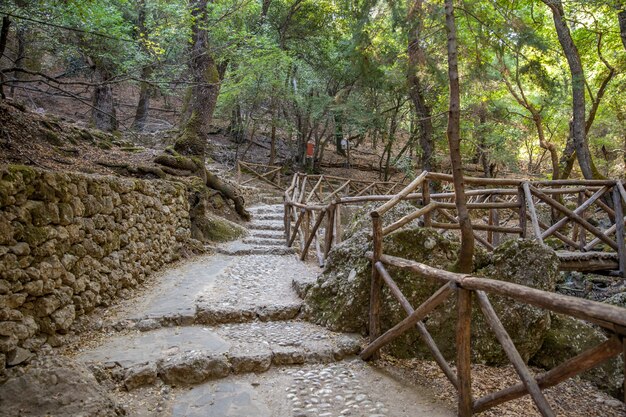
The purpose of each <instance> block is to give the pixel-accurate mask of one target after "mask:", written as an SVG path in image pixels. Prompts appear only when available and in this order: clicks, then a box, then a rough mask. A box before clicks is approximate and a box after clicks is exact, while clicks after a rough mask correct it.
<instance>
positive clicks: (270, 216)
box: [252, 212, 284, 221]
mask: <svg viewBox="0 0 626 417" xmlns="http://www.w3.org/2000/svg"><path fill="white" fill-rule="evenodd" d="M252 220H253V221H254V220H276V221H283V220H284V217H283V213H282V212H280V213H278V212H266V213H259V214H255V215H253V218H252Z"/></svg>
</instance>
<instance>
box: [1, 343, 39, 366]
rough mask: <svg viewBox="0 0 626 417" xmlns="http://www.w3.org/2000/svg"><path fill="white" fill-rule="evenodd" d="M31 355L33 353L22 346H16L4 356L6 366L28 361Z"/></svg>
mask: <svg viewBox="0 0 626 417" xmlns="http://www.w3.org/2000/svg"><path fill="white" fill-rule="evenodd" d="M32 357H33V354H32V353H31V352H30V351H29V350H26V349H24V348H21V347H17V348H15V350H13V351H11V352H9V353H8V354H7V357H6V364H7V366H16V365H20V364H22V363H25V362H28V361H29V360H30V359H31V358H32Z"/></svg>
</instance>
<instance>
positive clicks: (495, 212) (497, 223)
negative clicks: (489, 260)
mask: <svg viewBox="0 0 626 417" xmlns="http://www.w3.org/2000/svg"><path fill="white" fill-rule="evenodd" d="M491 201H493V202H494V203H495V202H496V201H497V200H496V196H495V195H492V196H491ZM491 210H492V211H493V223H494V225H495V226H500V212H499V211H498V209H497V208H494V209H491ZM492 243H493V246H498V245H499V244H500V233H498V232H497V231H495V232H494V233H493V242H492Z"/></svg>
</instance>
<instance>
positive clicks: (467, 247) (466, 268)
mask: <svg viewBox="0 0 626 417" xmlns="http://www.w3.org/2000/svg"><path fill="white" fill-rule="evenodd" d="M453 1H454V0H445V9H446V30H447V32H448V77H449V79H450V103H449V106H450V108H449V110H448V129H447V136H448V145H449V147H450V162H451V165H452V176H453V181H454V194H455V200H456V208H457V212H458V216H459V225H460V227H461V250H460V253H459V260H458V262H457V269H458V271H459V272H462V273H470V272H472V266H473V256H474V233H473V231H472V223H471V221H470V217H469V212H468V211H467V205H466V201H465V183H464V179H463V161H462V159H461V132H460V129H461V93H460V86H459V68H458V54H457V51H458V46H457V37H456V25H455V21H454V4H453Z"/></svg>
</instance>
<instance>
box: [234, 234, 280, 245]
mask: <svg viewBox="0 0 626 417" xmlns="http://www.w3.org/2000/svg"><path fill="white" fill-rule="evenodd" d="M242 242H243V243H246V244H248V245H258V246H285V238H284V236H281V238H280V239H276V238H262V237H258V236H250V237H247V238H245V239H243V240H242Z"/></svg>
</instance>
